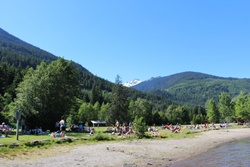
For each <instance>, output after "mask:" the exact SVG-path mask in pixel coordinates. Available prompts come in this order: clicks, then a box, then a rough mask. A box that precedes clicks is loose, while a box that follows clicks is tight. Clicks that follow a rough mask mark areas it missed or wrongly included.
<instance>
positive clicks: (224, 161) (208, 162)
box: [171, 139, 250, 167]
mask: <svg viewBox="0 0 250 167" xmlns="http://www.w3.org/2000/svg"><path fill="white" fill-rule="evenodd" d="M171 167H250V139H244V140H238V141H234V142H230V143H226V144H223V145H220V146H219V147H217V148H214V149H211V150H209V151H208V152H206V153H202V154H200V155H198V156H196V157H193V158H189V159H187V160H184V161H181V162H178V163H175V164H173V165H171Z"/></svg>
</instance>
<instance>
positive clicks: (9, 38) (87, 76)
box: [0, 28, 172, 103]
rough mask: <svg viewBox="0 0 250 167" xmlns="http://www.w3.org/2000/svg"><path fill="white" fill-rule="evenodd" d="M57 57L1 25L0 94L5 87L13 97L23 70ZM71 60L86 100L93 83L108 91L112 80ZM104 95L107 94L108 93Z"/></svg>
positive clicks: (133, 92)
mask: <svg viewBox="0 0 250 167" xmlns="http://www.w3.org/2000/svg"><path fill="white" fill-rule="evenodd" d="M58 58H59V57H57V56H55V55H53V54H51V53H49V52H47V51H44V50H42V49H40V48H38V47H36V46H33V45H31V44H29V43H27V42H25V41H22V40H21V39H19V38H17V37H15V36H13V35H11V34H9V33H8V32H6V31H5V30H3V29H1V28H0V95H4V93H5V92H6V91H7V92H8V93H10V94H11V95H12V97H13V98H14V97H15V88H16V87H17V85H18V83H19V82H20V81H21V80H22V77H23V75H24V73H25V72H26V70H25V69H28V68H29V67H33V68H34V69H35V68H36V66H37V65H39V64H40V63H41V62H42V61H45V62H47V63H51V62H52V61H55V60H57V59H58ZM73 63H74V64H75V66H77V67H78V69H80V73H81V77H82V78H81V86H82V90H83V94H84V95H83V96H84V97H83V98H85V99H86V100H87V101H88V100H89V99H88V97H87V96H88V95H87V94H89V91H90V90H91V89H92V88H93V86H94V85H95V86H96V85H97V86H98V87H99V88H100V90H102V91H105V92H106V93H108V92H111V90H112V87H113V85H114V83H111V82H109V81H107V80H105V79H103V78H101V77H97V76H95V75H93V74H92V73H91V72H90V71H88V70H87V69H86V68H84V67H82V66H81V65H80V64H78V63H76V62H73ZM126 89H127V92H128V95H129V98H130V99H136V98H146V99H151V100H153V101H156V100H157V99H158V100H159V99H160V101H161V100H163V101H169V100H168V99H166V98H164V97H159V96H157V95H151V94H148V93H142V92H140V91H138V90H134V89H131V88H126ZM104 96H105V97H107V96H108V95H104ZM107 99H108V97H107ZM154 99H155V100H154ZM160 101H159V102H160ZM169 103H172V102H169Z"/></svg>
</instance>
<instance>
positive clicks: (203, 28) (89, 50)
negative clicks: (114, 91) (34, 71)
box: [0, 0, 250, 82]
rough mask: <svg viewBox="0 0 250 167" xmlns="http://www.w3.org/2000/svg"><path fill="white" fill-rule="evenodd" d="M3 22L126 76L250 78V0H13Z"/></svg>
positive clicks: (46, 45)
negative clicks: (188, 74)
mask: <svg viewBox="0 0 250 167" xmlns="http://www.w3.org/2000/svg"><path fill="white" fill-rule="evenodd" d="M0 6H1V10H0V27H1V28H2V29H4V30H6V31H7V32H9V33H10V34H12V35H14V36H16V37H18V38H20V39H22V40H24V41H26V42H28V43H31V44H33V45H35V46H37V47H39V48H41V49H44V50H46V51H48V52H50V53H52V54H54V55H56V56H60V57H63V58H65V59H67V60H73V61H75V62H77V63H79V64H81V65H82V66H83V67H85V68H86V69H88V70H89V71H90V72H92V73H93V74H94V75H97V76H99V77H102V78H104V79H107V80H109V81H111V82H114V81H115V78H116V76H117V75H120V77H121V79H122V81H123V82H126V81H130V80H133V79H140V80H147V79H150V78H151V77H157V76H168V75H171V74H175V73H179V72H184V71H195V72H202V73H206V74H212V75H216V76H221V77H237V78H250V72H249V71H250V70H249V69H250V10H249V6H250V1H248V0H245V1H244V0H238V1H236V0H155V1H153V0H65V1H61V0H53V1H51V0H40V1H34V0H24V1H20V0H8V1H4V0H1V1H0Z"/></svg>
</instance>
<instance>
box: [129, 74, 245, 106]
mask: <svg viewBox="0 0 250 167" xmlns="http://www.w3.org/2000/svg"><path fill="white" fill-rule="evenodd" d="M133 88H135V89H137V90H140V91H143V92H151V93H154V94H158V95H159V94H161V95H162V96H165V97H168V98H171V99H173V100H178V101H182V102H185V103H188V104H194V105H203V106H204V105H205V102H206V101H207V100H208V99H210V98H213V99H215V100H216V101H218V95H219V94H220V93H221V92H226V93H228V94H229V95H230V96H231V98H233V97H235V96H237V95H238V94H239V93H240V92H241V91H242V92H245V93H248V92H249V90H250V79H238V78H223V77H218V76H213V75H208V74H203V73H198V72H183V73H178V74H174V75H170V76H166V77H158V78H153V79H151V80H148V81H145V82H142V83H140V84H138V85H136V86H134V87H133Z"/></svg>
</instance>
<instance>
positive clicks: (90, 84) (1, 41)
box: [0, 29, 250, 130]
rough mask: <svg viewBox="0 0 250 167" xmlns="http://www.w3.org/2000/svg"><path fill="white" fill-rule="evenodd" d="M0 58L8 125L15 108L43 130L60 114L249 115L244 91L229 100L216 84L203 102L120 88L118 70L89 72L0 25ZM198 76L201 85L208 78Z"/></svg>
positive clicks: (185, 120)
mask: <svg viewBox="0 0 250 167" xmlns="http://www.w3.org/2000/svg"><path fill="white" fill-rule="evenodd" d="M0 60H1V62H0V121H5V122H7V123H8V124H10V125H14V124H15V119H14V116H13V115H14V112H15V111H17V110H19V111H21V113H22V118H24V119H25V120H26V124H27V128H28V129H30V128H35V127H42V128H43V129H44V130H48V129H50V130H53V128H54V125H55V122H56V121H59V119H60V117H61V116H62V115H64V116H65V117H66V121H67V124H68V125H71V124H81V123H83V122H84V123H85V122H89V121H90V120H104V121H106V122H107V123H108V124H111V125H112V124H114V123H115V121H116V120H119V121H120V122H121V123H129V122H133V121H134V120H136V119H138V118H141V120H143V121H144V122H145V123H146V124H147V125H152V124H159V125H160V124H165V123H172V124H175V123H181V124H190V123H201V122H202V121H204V120H206V121H210V122H222V121H231V120H234V119H244V120H249V116H250V113H249V110H248V108H249V105H250V97H249V95H248V94H246V93H244V92H241V93H239V94H238V95H237V94H235V97H234V98H233V99H232V98H231V96H230V95H229V94H228V93H226V92H224V90H220V89H218V90H217V92H216V93H218V92H220V94H219V95H218V100H217V101H216V100H214V99H213V98H208V99H207V101H206V105H205V106H202V105H193V104H188V105H187V103H183V102H180V101H183V100H182V99H181V98H183V97H182V96H177V95H175V94H167V96H166V93H162V92H161V91H155V92H154V93H145V92H141V91H139V90H136V89H133V88H127V87H124V86H123V85H122V81H121V78H120V76H119V75H117V77H116V80H115V82H114V83H112V82H109V81H107V80H104V79H102V78H100V77H97V76H94V75H93V74H92V73H91V72H89V71H88V70H87V69H85V68H84V67H82V66H81V65H79V64H77V63H75V62H72V61H68V60H65V59H63V58H60V57H56V56H54V55H52V54H50V53H48V52H46V51H43V50H41V49H39V48H37V47H34V46H32V45H30V44H27V43H25V42H23V41H21V40H19V39H18V38H15V37H14V36H12V35H10V34H8V33H7V32H5V31H3V30H1V29H0ZM217 79H219V78H217ZM202 81H203V83H202V82H201V83H200V84H201V85H202V84H206V83H207V82H208V81H207V80H202ZM235 84H238V83H235ZM173 86H176V87H177V88H178V89H179V90H180V91H183V92H182V94H183V95H184V96H188V94H189V93H190V94H191V92H187V94H185V93H184V90H188V87H180V85H175V84H173ZM177 88H176V89H177ZM233 88H234V86H232V89H233ZM201 89H202V88H201ZM157 92H158V93H157ZM170 99H171V100H170ZM173 99H174V100H173ZM179 99H181V100H179Z"/></svg>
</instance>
